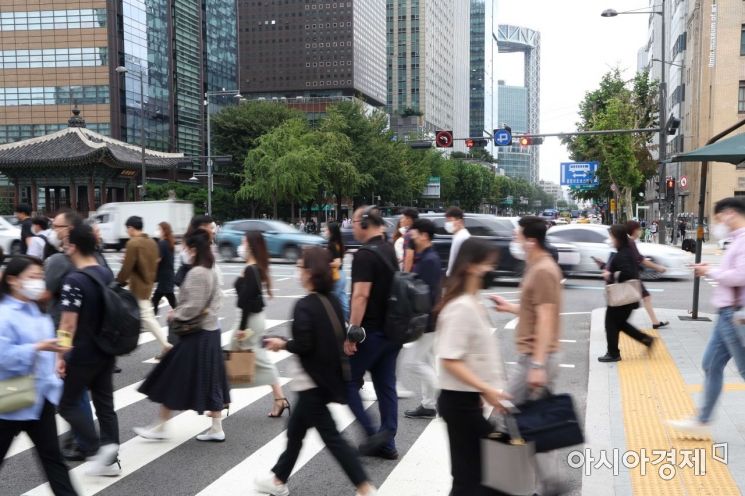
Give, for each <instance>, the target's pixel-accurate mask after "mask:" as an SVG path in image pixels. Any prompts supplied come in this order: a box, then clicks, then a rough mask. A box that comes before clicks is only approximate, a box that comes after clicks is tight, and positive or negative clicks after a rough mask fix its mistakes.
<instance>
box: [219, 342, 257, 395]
mask: <svg viewBox="0 0 745 496" xmlns="http://www.w3.org/2000/svg"><path fill="white" fill-rule="evenodd" d="M222 353H223V357H224V358H225V374H226V375H227V376H228V383H229V384H230V385H231V386H233V385H236V386H245V385H249V384H251V383H253V381H254V378H255V377H256V354H255V353H254V352H253V350H240V349H235V348H234V349H232V350H223V352H222Z"/></svg>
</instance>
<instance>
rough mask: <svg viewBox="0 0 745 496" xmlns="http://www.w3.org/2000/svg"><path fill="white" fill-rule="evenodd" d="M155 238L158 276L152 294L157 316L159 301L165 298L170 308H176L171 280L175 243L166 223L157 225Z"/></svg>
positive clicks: (171, 231) (173, 274) (169, 226)
mask: <svg viewBox="0 0 745 496" xmlns="http://www.w3.org/2000/svg"><path fill="white" fill-rule="evenodd" d="M155 237H156V238H158V250H159V251H160V260H158V274H157V277H156V282H157V283H158V287H157V288H156V289H155V292H154V293H153V311H154V312H155V315H158V307H159V306H160V300H161V299H163V297H164V296H165V298H166V300H168V304H169V305H171V308H176V296H175V295H174V294H173V280H174V277H175V273H174V271H173V256H174V253H175V247H176V241H175V240H174V238H173V230H172V229H171V224H169V223H168V222H161V223H160V224H158V229H156V230H155Z"/></svg>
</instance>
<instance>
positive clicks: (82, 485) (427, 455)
mask: <svg viewBox="0 0 745 496" xmlns="http://www.w3.org/2000/svg"><path fill="white" fill-rule="evenodd" d="M286 322H287V321H286V320H273V319H267V321H266V324H267V328H268V329H270V328H273V327H277V326H280V325H282V324H284V323H286ZM230 334H231V332H230V331H225V332H223V333H222V336H221V338H222V342H223V345H225V344H227V343H228V342H229V340H230ZM143 336H149V334H146V335H143ZM152 341H153V339H144V343H143V344H147V343H150V342H152ZM151 346H153V345H151ZM269 356H270V357H271V360H272V361H273V362H274V363H278V364H279V365H280V367H283V366H284V365H285V364H282V363H280V362H282V361H283V360H285V359H286V358H288V357H289V356H290V354H289V353H287V352H281V353H270V354H269ZM289 381H290V379H289V378H286V377H282V378H280V383H281V384H283V385H285V384H287V383H288V382H289ZM140 384H141V381H138V382H135V383H133V384H129V385H127V386H124V387H121V388H119V389H117V390H116V391H115V392H114V405H115V409H116V410H117V412H119V415H120V416H121V415H122V413H121V411H122V410H123V409H125V408H126V407H130V406H133V405H137V408H138V409H139V408H140V407H139V405H142V406H143V407H146V408H152V406H147V405H148V401H147V399H146V397H145V396H144V395H142V394H141V393H139V392H137V388H138V387H139V386H140ZM365 390H368V391H371V390H373V386H372V384H371V383H369V382H366V383H365ZM270 394H271V392H270V388H269V387H268V386H262V387H255V388H245V389H240V388H239V389H233V390H232V391H231V400H232V401H231V407H230V414H231V416H230V417H227V419H226V422H228V421H229V419H231V417H233V415H234V414H237V413H239V412H241V411H242V410H246V409H248V408H249V407H251V406H252V405H254V404H257V403H258V402H260V400H264V399H265V398H268V397H270ZM143 400H144V401H143ZM364 405H365V408H368V409H371V410H377V408H375V406H374V405H375V402H373V401H365V402H364ZM330 408H331V412H332V416H333V418H334V420H335V422H336V424H337V427H338V429H339V430H340V431H342V430H344V429H347V428H349V427H350V426H351V425H352V424H353V423H354V422H355V419H354V415H353V414H352V412H351V410H349V408H348V407H347V406H345V405H338V404H331V405H330ZM94 412H95V409H94ZM130 412H131V410H130ZM125 413H127V412H125ZM175 413H176V414H175V415H174V417H173V418H171V420H170V421H169V422H168V428H169V432H170V434H171V436H172V437H171V438H170V439H168V440H166V441H159V442H156V441H149V440H146V439H143V438H140V437H137V436H134V437H132V436H131V434H128V435H126V436H125V435H124V432H122V435H123V438H124V439H127V440H126V441H124V442H123V443H122V444H121V446H120V451H119V458H120V460H121V466H122V474H121V475H120V476H118V477H93V476H88V475H86V473H85V472H86V470H87V468H88V465H87V464H86V463H82V464H78V465H77V466H74V468H71V470H70V474H71V478H72V480H73V483H74V485H75V487H76V489H77V490H78V492H79V494H80V495H81V496H92V495H95V494H101V495H106V494H108V493H109V492H111V491H113V492H114V493H115V494H121V493H122V491H125V492H126V493H127V494H137V490H136V489H131V490H130V489H127V488H128V487H130V485H134V486H132V487H141V486H137V485H136V484H138V483H139V484H142V481H141V480H139V481H138V475H139V474H138V473H139V472H140V471H144V470H147V469H148V467H149V466H151V465H152V464H155V463H167V464H171V463H173V464H174V467H175V466H177V465H178V464H180V463H183V460H181V459H179V458H178V457H177V456H176V454H175V453H176V452H177V451H178V449H179V447H182V446H184V445H185V443H187V442H190V441H192V440H193V439H194V437H195V436H196V435H197V434H199V433H201V432H204V431H205V430H207V428H208V427H209V419H208V418H207V417H205V416H200V415H197V414H196V413H195V412H175ZM233 418H234V417H233ZM413 423H414V424H415V425H416V426H417V427H419V428H421V429H423V430H422V432H421V435H419V436H418V437H417V438H416V440H415V441H412V442H413V443H414V444H413V446H411V448H410V449H408V451H407V452H402V455H403V456H402V458H401V459H400V460H399V461H396V462H384V463H386V464H390V465H388V467H389V469H393V471H392V472H391V473H390V475H389V476H386V477H383V478H382V479H379V480H376V481H375V482H376V483H377V484H378V485H380V492H379V494H381V495H390V496H393V495H396V496H406V495H411V496H414V495H418V494H422V492H423V491H424V492H426V493H427V494H435V495H437V494H447V492H448V491H449V487H450V482H449V479H450V476H449V460H448V451H447V436H446V433H445V430H444V424H443V423H442V421H441V420H436V421H433V422H431V423H430V422H428V421H413ZM57 424H58V431H59V434H62V433H65V432H68V431H69V426H68V425H67V424H66V423H65V422H64V421H63V420H62V419H61V418H59V416H58V418H57ZM272 425H277V426H280V429H279V430H277V432H276V434H274V435H272V437H271V438H269V439H268V440H267V442H265V443H264V444H262V445H260V446H257V447H255V448H253V451H249V450H246V453H245V457H243V458H242V459H240V460H238V461H237V463H231V464H230V465H228V466H225V467H224V468H223V470H222V471H221V472H219V473H218V475H216V476H214V475H213V476H212V478H211V480H204V481H201V483H202V485H201V486H200V489H196V490H194V489H190V488H186V487H180V486H179V481H177V480H174V481H173V487H169V488H168V489H167V491H166V490H165V489H164V490H163V491H164V492H160V493H159V492H152V493H149V494H166V493H168V494H177V495H179V496H180V495H184V496H186V495H198V496H208V495H210V496H211V495H214V496H217V495H220V496H230V495H242V496H243V495H245V496H252V495H255V494H258V493H256V492H255V491H254V489H253V480H254V479H255V477H256V476H257V475H262V474H265V473H266V472H267V471H268V470H269V469H270V468H271V467H272V466H273V465H274V463H276V461H277V458H278V457H279V455H280V454H281V453H282V451H283V450H284V449H285V445H286V431H285V430H282V429H284V427H285V421H282V422H281V423H277V424H272ZM121 430H122V427H121V420H120V431H121ZM226 434H227V435H228V436H230V434H231V431H230V429H229V428H226ZM345 436H346V437H347V439H350V440H352V439H351V438H350V436H349V435H348V434H345ZM228 440H230V437H228ZM220 446H221V447H222V446H224V447H226V448H228V447H229V446H230V444H229V443H226V444H223V445H220ZM199 447H201V445H199ZM199 447H197V448H195V449H194V450H193V455H191V456H193V459H192V461H193V463H194V464H195V466H196V465H198V464H199V463H201V462H200V460H201V459H200V453H199ZM30 448H33V445H32V443H31V441H30V440H29V439H28V437H27V436H26V435H25V434H22V435H20V436H18V437H17V438H16V439H15V440H14V442H13V444H12V446H11V448H10V450H9V451H8V453H7V455H6V458H5V460H4V467H3V469H4V470H3V471H0V487H2V486H4V484H5V483H4V481H10V480H13V482H14V487H23V486H24V484H23V479H24V478H25V477H28V481H29V482H27V483H26V486H27V487H25V488H23V489H18V490H17V491H18V492H7V493H6V491H5V489H4V490H2V491H0V493H2V494H3V496H5V495H6V494H7V495H8V496H10V495H12V494H22V495H24V496H25V495H28V496H40V495H44V496H46V495H51V494H52V492H51V489H50V487H49V484H48V483H46V482H44V483H40V482H43V480H44V476H43V473H42V472H41V470H40V469H36V468H35V467H34V466H33V465H32V468H31V469H30V470H29V469H28V467H26V466H25V463H26V462H25V461H24V466H23V470H24V471H27V472H29V473H28V474H26V475H25V476H24V477H19V475H20V474H19V473H18V472H17V471H18V470H20V467H19V465H18V463H16V464H15V465H13V462H14V461H15V460H16V459H19V460H20V459H21V457H26V458H23V460H29V461H30V460H31V458H29V456H30V452H29V449H30ZM230 449H236V446H235V445H233V446H232V447H231V448H230ZM237 449H243V447H242V446H238V447H237ZM324 449H325V446H324V444H323V442H322V440H321V439H320V436H319V435H318V433H317V432H316V431H315V430H311V431H309V432H308V434H307V436H306V438H305V440H304V443H303V450H302V451H301V454H300V457H299V459H298V461H297V463H296V465H295V469H294V471H293V475H295V474H297V473H298V472H300V471H301V470H302V469H303V467H305V466H307V465H308V464H309V463H310V462H312V461H313V460H314V459H315V458H316V456H318V455H319V454H320V453H322V452H323V451H324ZM202 462H204V463H209V461H207V460H202ZM366 463H367V462H366V461H365V459H363V464H366ZM394 467H395V468H394ZM424 470H426V473H427V474H432V477H430V476H429V475H428V476H427V477H423V476H422V473H423V471H424ZM13 472H15V473H13ZM213 473H214V472H213ZM306 477H307V475H306ZM389 479H390V480H389ZM34 481H37V482H35V483H34ZM344 482H345V483H346V486H345V487H346V488H347V489H346V490H344V491H343V492H334V493H332V492H328V493H324V487H323V486H320V487H315V488H313V492H312V494H314V495H315V494H319V495H320V494H329V495H330V494H353V493H354V489H353V487H352V485H351V483H348V482H346V481H344ZM32 483H33V484H32ZM307 484H310V485H313V478H310V479H309V480H308V481H307ZM339 491H341V489H339ZM293 494H294V492H293Z"/></svg>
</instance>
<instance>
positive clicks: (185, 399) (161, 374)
mask: <svg viewBox="0 0 745 496" xmlns="http://www.w3.org/2000/svg"><path fill="white" fill-rule="evenodd" d="M138 391H139V392H141V393H142V394H144V395H146V396H147V397H148V398H150V400H152V401H154V402H156V403H160V404H162V405H163V406H165V407H167V408H169V409H171V410H194V411H196V412H197V413H199V414H201V413H202V412H205V411H208V412H217V411H220V410H222V409H224V408H225V407H226V406H227V405H228V404H229V403H230V387H229V385H228V378H227V375H226V374H225V361H224V358H223V353H222V344H221V337H220V331H219V330H217V331H199V332H195V333H193V334H188V335H186V336H182V337H181V338H180V340H179V342H178V344H176V345H175V346H174V347H173V348H172V349H171V351H169V352H168V353H166V355H165V356H164V357H163V358H162V359H161V361H160V363H158V364H157V365H156V366H155V368H154V369H153V371H152V372H150V375H148V376H147V378H146V379H145V381H144V382H143V383H142V385H141V386H140V387H139V389H138Z"/></svg>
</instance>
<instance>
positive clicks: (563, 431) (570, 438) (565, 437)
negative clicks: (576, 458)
mask: <svg viewBox="0 0 745 496" xmlns="http://www.w3.org/2000/svg"><path fill="white" fill-rule="evenodd" d="M518 410H519V411H518V412H516V413H513V416H514V418H515V420H516V421H517V426H518V429H519V431H520V434H521V435H522V436H523V437H524V438H525V439H526V440H527V441H531V442H533V443H535V451H536V453H545V452H547V451H553V450H557V449H561V448H566V447H567V446H574V445H577V444H582V443H584V442H585V437H584V434H583V433H582V427H581V425H580V423H579V420H578V419H577V412H576V410H575V409H574V401H573V400H572V397H571V396H570V395H569V394H551V392H549V393H548V395H547V396H544V397H543V398H540V399H537V400H530V401H527V402H525V403H523V404H522V405H520V406H519V407H518Z"/></svg>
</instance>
